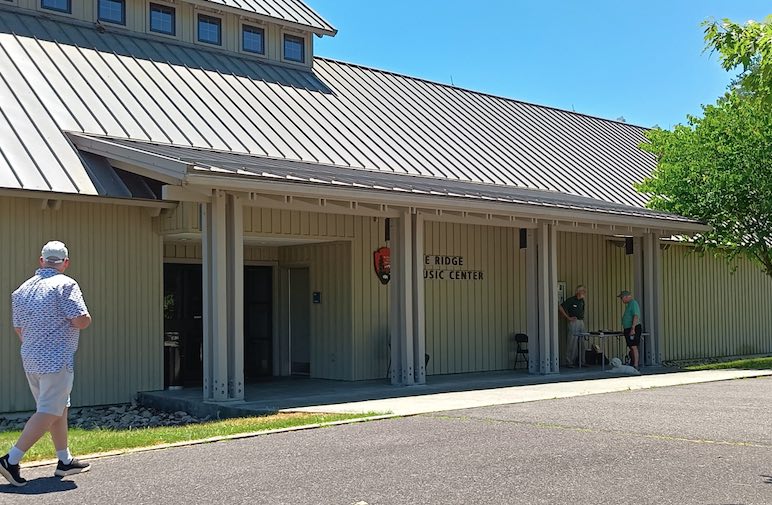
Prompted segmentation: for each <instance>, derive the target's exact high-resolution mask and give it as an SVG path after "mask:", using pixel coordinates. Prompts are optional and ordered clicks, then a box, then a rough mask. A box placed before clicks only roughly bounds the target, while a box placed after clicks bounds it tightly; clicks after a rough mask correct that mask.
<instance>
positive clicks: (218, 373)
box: [202, 191, 228, 401]
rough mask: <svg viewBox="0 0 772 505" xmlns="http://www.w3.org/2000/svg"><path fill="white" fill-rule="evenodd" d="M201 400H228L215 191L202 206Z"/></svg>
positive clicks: (221, 197)
mask: <svg viewBox="0 0 772 505" xmlns="http://www.w3.org/2000/svg"><path fill="white" fill-rule="evenodd" d="M202 207H203V212H202V218H203V219H202V239H203V241H204V243H203V244H202V246H203V247H202V249H203V262H202V266H203V268H202V275H203V289H204V292H203V295H204V314H203V315H204V399H206V400H212V401H224V400H227V399H228V313H227V310H226V309H227V301H226V299H227V268H226V261H227V257H226V256H227V255H226V208H225V207H226V196H225V193H223V192H222V191H214V192H213V194H212V201H211V202H209V203H206V204H203V205H202Z"/></svg>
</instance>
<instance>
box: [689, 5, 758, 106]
mask: <svg viewBox="0 0 772 505" xmlns="http://www.w3.org/2000/svg"><path fill="white" fill-rule="evenodd" d="M703 26H704V27H705V44H706V47H705V49H706V50H711V51H713V50H715V51H718V53H719V56H720V60H721V65H722V66H723V67H724V69H725V70H734V69H736V68H738V67H742V73H741V74H740V79H739V80H738V81H737V83H738V84H739V85H740V86H741V87H742V88H744V89H746V90H747V91H750V92H753V93H755V94H757V95H759V96H761V97H762V98H763V99H764V100H765V101H766V102H767V103H768V104H770V105H772V14H770V15H769V16H767V18H766V19H765V20H764V21H763V22H757V21H748V22H747V23H746V24H744V25H741V24H738V23H735V22H732V21H730V20H729V19H724V20H722V21H721V22H720V23H719V22H718V21H715V20H708V21H705V22H703Z"/></svg>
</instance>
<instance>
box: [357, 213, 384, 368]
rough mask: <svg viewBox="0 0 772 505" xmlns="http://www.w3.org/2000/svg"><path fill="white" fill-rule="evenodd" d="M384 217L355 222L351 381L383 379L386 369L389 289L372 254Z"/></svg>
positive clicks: (379, 242)
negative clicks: (379, 278) (380, 275)
mask: <svg viewBox="0 0 772 505" xmlns="http://www.w3.org/2000/svg"><path fill="white" fill-rule="evenodd" d="M385 227H386V222H385V219H383V218H373V217H357V218H355V219H354V237H355V238H354V240H353V241H352V243H351V247H352V272H351V275H352V282H351V293H352V300H351V303H352V308H353V310H352V318H353V340H354V363H353V370H354V378H355V379H356V380H364V379H383V378H385V377H387V374H388V366H389V286H390V285H386V286H384V285H383V284H381V283H380V281H379V280H378V277H377V276H376V275H375V269H374V266H373V252H375V251H376V250H377V249H379V248H381V247H384V246H385V245H386V242H385V237H384V235H385Z"/></svg>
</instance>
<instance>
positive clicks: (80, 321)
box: [70, 314, 91, 330]
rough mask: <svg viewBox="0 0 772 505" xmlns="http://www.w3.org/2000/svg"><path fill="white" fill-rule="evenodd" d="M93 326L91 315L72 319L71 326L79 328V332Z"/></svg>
mask: <svg viewBox="0 0 772 505" xmlns="http://www.w3.org/2000/svg"><path fill="white" fill-rule="evenodd" d="M90 324H91V315H90V314H83V315H82V316H78V317H75V318H73V319H70V325H71V326H72V327H73V328H77V329H79V330H85V329H86V328H88V327H89V325H90Z"/></svg>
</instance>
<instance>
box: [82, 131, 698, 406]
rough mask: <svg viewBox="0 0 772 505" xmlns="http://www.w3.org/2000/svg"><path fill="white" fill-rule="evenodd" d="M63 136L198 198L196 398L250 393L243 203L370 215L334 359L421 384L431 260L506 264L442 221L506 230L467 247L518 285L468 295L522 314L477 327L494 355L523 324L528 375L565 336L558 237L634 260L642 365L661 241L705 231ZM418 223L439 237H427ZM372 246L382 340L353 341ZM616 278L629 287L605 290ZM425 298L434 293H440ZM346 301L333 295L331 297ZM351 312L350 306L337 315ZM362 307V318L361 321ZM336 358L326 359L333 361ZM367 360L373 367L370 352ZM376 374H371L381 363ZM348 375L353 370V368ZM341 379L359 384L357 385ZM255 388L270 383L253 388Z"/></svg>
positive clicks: (582, 207) (558, 204)
mask: <svg viewBox="0 0 772 505" xmlns="http://www.w3.org/2000/svg"><path fill="white" fill-rule="evenodd" d="M71 136H72V138H73V142H74V143H75V144H76V145H77V146H78V147H79V148H80V149H81V150H84V151H86V152H90V153H92V154H96V155H101V156H104V157H106V158H107V159H108V160H109V161H110V162H111V164H113V165H114V166H121V167H123V168H125V169H126V170H131V171H136V172H137V173H140V174H142V175H145V176H148V177H155V178H156V179H159V180H161V181H162V182H163V183H164V184H165V185H164V188H163V190H164V198H165V199H167V200H170V201H176V202H182V203H184V202H188V203H192V204H196V205H200V209H201V215H200V223H201V230H200V237H201V238H200V240H201V250H202V254H201V265H202V284H203V314H202V318H203V388H202V389H201V390H200V391H198V393H197V394H200V396H201V398H202V399H203V400H205V401H207V402H219V403H229V402H232V403H233V402H235V404H243V403H250V399H249V397H248V393H247V387H246V383H245V376H244V347H243V345H244V344H243V342H244V338H243V336H244V327H243V320H244V311H245V308H244V296H243V294H244V286H243V278H244V275H243V274H244V265H245V258H244V251H245V248H244V247H245V233H244V216H245V214H244V209H245V208H261V209H272V210H276V211H279V212H312V213H315V214H321V215H330V214H333V215H336V216H344V217H345V216H358V217H362V218H367V219H368V220H370V221H371V222H372V223H375V224H374V225H372V226H371V227H370V228H369V229H371V230H373V231H372V233H371V235H370V236H369V237H368V240H367V241H366V242H362V243H360V244H358V245H357V243H356V241H354V242H353V243H352V249H351V255H352V256H351V257H352V258H353V259H352V261H351V265H350V271H349V275H350V278H347V279H346V280H345V281H344V284H345V283H350V286H351V288H352V289H351V294H350V297H349V299H348V300H349V301H348V303H350V307H348V308H347V307H343V309H344V310H342V311H341V312H340V316H341V317H342V318H343V320H344V322H345V324H344V326H347V327H348V329H347V330H346V331H347V332H348V333H347V335H350V337H351V338H348V337H347V338H348V340H347V342H348V345H349V346H350V348H349V350H350V352H347V353H345V354H344V355H343V359H344V360H347V362H346V363H345V364H344V365H345V366H350V367H351V369H352V370H356V368H357V367H361V366H363V365H362V362H363V360H360V359H358V357H362V356H369V355H368V352H370V351H372V350H373V349H375V350H377V353H380V352H382V350H383V349H384V348H387V349H388V353H389V356H388V367H386V368H385V369H384V372H386V373H387V374H388V382H389V384H391V385H405V386H410V385H425V384H427V375H430V374H429V371H428V370H427V367H426V364H427V360H426V357H427V355H429V358H430V360H433V361H432V365H433V364H434V363H437V362H439V361H440V358H441V357H442V352H445V351H444V350H441V351H440V352H437V350H436V349H437V348H436V347H435V348H434V350H429V349H428V348H427V340H428V339H427V327H428V326H429V325H428V317H427V289H428V288H427V285H428V282H429V279H430V278H431V276H432V275H440V274H439V272H442V271H443V269H442V268H435V267H436V266H437V265H438V264H439V263H435V264H434V265H433V264H432V258H433V257H434V258H442V262H445V260H446V259H447V261H449V262H450V264H451V265H452V266H456V267H459V268H450V269H449V270H447V271H448V274H447V275H448V277H454V279H455V280H463V281H483V280H485V281H492V282H493V281H495V280H496V279H497V278H498V280H500V279H501V277H502V276H503V275H504V276H506V275H509V274H503V273H502V272H505V271H506V269H499V268H497V271H487V272H485V271H483V270H477V269H476V268H475V267H474V265H471V266H470V265H467V266H466V267H464V265H463V264H462V261H463V258H462V255H461V254H460V253H458V252H454V251H453V248H452V247H450V246H447V244H448V243H449V240H448V236H450V235H449V233H444V232H443V231H442V230H443V226H445V227H453V229H457V230H461V229H469V228H474V227H482V228H485V229H486V230H498V231H499V232H500V235H501V236H506V237H507V240H506V241H504V242H496V241H492V242H489V243H487V244H486V246H482V245H480V246H479V247H478V250H479V251H481V254H483V253H485V254H487V253H488V252H490V254H492V255H493V256H494V258H493V259H492V260H491V261H492V262H493V263H492V264H495V265H498V266H502V267H503V266H505V265H515V264H516V268H514V270H516V271H517V274H516V275H517V282H512V283H511V284H508V285H507V286H506V287H502V286H503V285H502V286H499V287H498V288H496V289H499V291H496V289H489V290H487V291H486V292H485V296H486V297H487V298H486V299H485V300H484V301H479V300H476V303H478V305H480V306H482V307H485V306H491V304H495V305H496V310H498V314H499V315H501V314H502V313H504V312H507V311H512V312H513V313H518V314H519V315H518V317H517V318H512V319H510V320H506V321H504V322H503V323H501V324H499V321H497V322H496V323H497V324H499V326H496V327H490V328H486V329H485V333H486V334H488V335H489V336H490V338H491V339H492V340H491V341H492V342H494V343H495V345H494V347H495V348H492V349H489V351H488V352H489V353H493V354H496V353H498V355H499V357H500V356H501V354H502V353H504V354H506V353H507V352H509V351H507V350H506V345H507V342H508V338H509V335H510V334H512V333H514V332H517V331H519V332H524V333H526V334H527V335H528V336H529V342H528V351H529V352H528V372H529V373H530V374H532V376H534V375H535V376H548V377H549V376H552V375H553V374H558V373H560V372H561V367H560V364H561V363H560V361H561V359H560V358H561V343H560V341H561V339H562V336H561V326H560V324H559V321H558V313H557V305H558V301H559V295H560V292H559V286H560V284H559V281H561V277H560V276H561V272H560V270H559V254H558V250H559V244H560V238H559V237H561V236H562V235H563V234H573V235H582V236H594V237H606V238H611V239H613V240H615V241H621V243H622V244H623V247H624V248H625V253H629V256H631V258H632V260H631V262H630V265H629V272H628V273H629V276H630V277H631V278H632V280H633V282H632V284H633V286H634V291H635V294H636V298H638V300H639V301H640V302H641V308H642V311H643V319H644V320H643V324H644V331H645V332H646V333H648V334H649V338H648V339H647V345H646V346H645V355H644V363H645V364H646V365H647V366H656V365H657V364H658V363H659V361H660V353H659V339H660V335H661V327H662V323H661V308H660V302H659V300H660V297H661V267H660V264H661V253H660V242H659V241H660V237H669V236H671V235H674V234H688V233H693V232H697V231H699V230H702V229H704V226H703V225H701V224H699V223H695V222H692V221H689V220H686V219H684V218H680V217H678V216H671V215H666V214H662V213H657V212H653V211H649V210H646V209H642V208H639V207H632V206H626V205H620V204H613V203H608V202H604V201H600V200H596V199H591V198H586V197H579V196H574V195H568V194H564V193H557V192H552V191H539V190H531V189H521V188H515V187H503V186H496V185H492V184H481V183H471V182H463V181H451V180H440V179H433V178H428V177H413V176H408V175H396V174H388V173H382V172H374V171H365V170H352V169H346V168H342V167H331V166H321V165H315V164H309V163H300V162H289V161H282V160H269V159H266V158H262V157H257V156H250V155H243V154H237V153H215V152H210V151H207V150H203V149H194V148H185V147H180V146H166V145H159V144H152V143H147V142H138V141H125V140H121V141H119V140H115V139H104V138H98V137H95V136H87V135H80V134H72V135H71ZM381 225H383V226H381ZM428 228H431V229H432V233H433V234H434V235H435V236H436V237H435V238H437V239H438V240H435V241H434V242H432V241H430V239H429V238H428V237H427V229H428ZM438 230H439V231H438ZM453 233H455V232H453ZM475 237H476V235H474V234H471V235H470V234H463V235H462V234H461V233H458V234H456V235H455V238H454V239H453V240H454V241H455V242H454V243H455V244H456V245H457V246H460V247H461V246H466V245H469V244H474V245H478V244H475V243H474V241H475V240H476V239H475ZM443 243H445V245H442V244H443ZM373 244H376V245H381V246H385V247H387V248H388V249H389V251H390V258H389V261H390V270H389V272H388V273H389V278H388V285H387V286H385V287H384V288H383V289H386V290H387V291H386V296H385V299H384V302H385V303H384V304H382V305H381V307H380V308H379V310H383V308H384V307H386V308H387V314H388V315H387V318H388V324H387V335H386V342H384V343H385V344H386V345H381V343H375V344H373V342H372V341H367V340H366V339H364V340H357V335H358V331H359V330H360V328H359V327H358V326H357V324H359V323H358V322H357V317H356V316H354V315H352V312H356V311H357V308H358V307H360V306H361V305H363V304H369V303H370V302H369V301H368V300H367V299H364V300H363V299H360V298H361V297H360V296H358V295H362V296H366V293H367V291H366V290H363V291H357V289H356V286H357V283H363V282H367V283H368V284H369V283H373V281H372V279H373V278H374V277H375V276H374V274H373V272H372V271H371V270H370V268H371V266H370V265H371V263H370V262H371V261H372V249H369V248H370V247H371V246H372V245H373ZM427 244H431V247H432V249H431V250H427ZM342 261H345V259H342ZM454 262H455V264H454ZM440 266H442V265H440ZM360 267H362V268H360ZM462 267H463V268H462ZM514 270H513V271H514ZM365 276H370V278H369V280H367V281H364V278H365ZM497 286H498V285H497ZM621 287H627V286H614V287H612V288H611V289H617V288H621ZM569 289H570V288H569ZM504 292H507V293H509V295H508V296H510V297H511V299H512V301H513V304H515V305H516V307H515V306H512V307H508V306H506V305H505V304H504V302H503V299H502V298H501V297H500V295H503V294H504ZM433 296H435V299H437V298H436V297H438V296H439V299H441V300H442V297H443V296H444V293H443V292H439V293H434V295H433ZM464 296H466V298H463V297H461V298H458V299H457V300H460V301H457V302H455V303H456V304H455V305H453V306H450V305H448V304H444V305H443V306H442V307H441V309H440V311H439V316H437V315H436V314H435V318H436V317H440V318H442V317H447V316H449V315H451V314H454V313H464V312H465V311H466V310H467V307H465V306H464V302H463V300H475V297H476V292H470V293H469V294H466V295H464ZM345 303H346V302H345V300H344V301H343V302H342V305H345ZM352 307H353V308H352ZM349 309H351V311H352V312H348V310H349ZM365 312H366V311H364V310H363V311H362V314H365ZM368 314H369V312H368ZM365 317H366V316H362V317H361V318H360V322H361V320H363V319H364V318H365ZM485 320H486V315H485V313H484V312H481V314H478V318H477V319H476V320H470V321H468V322H467V323H466V325H467V329H466V333H465V334H462V335H461V337H460V338H461V340H459V341H458V342H457V343H458V344H460V348H458V349H456V350H455V351H454V352H455V353H456V355H460V354H462V353H463V352H464V351H463V346H465V345H466V346H467V349H471V347H470V346H471V344H468V343H467V341H466V340H464V338H465V336H466V337H467V338H468V337H469V336H470V335H473V334H474V333H475V332H477V331H481V330H480V328H477V327H475V325H476V324H477V322H478V321H485ZM502 321H503V319H502ZM453 324H455V322H454V323H453ZM598 329H601V328H598ZM447 331H449V329H448V328H446V329H444V330H443V329H442V327H441V326H440V327H439V328H438V327H437V326H433V327H432V336H433V337H434V338H435V340H436V337H437V335H440V336H441V337H443V332H447ZM443 338H444V337H443ZM484 345H487V344H484ZM496 346H498V347H496ZM368 350H369V351H368ZM475 352H476V351H475ZM371 354H372V352H371ZM338 358H339V356H337V355H335V356H334V358H333V361H334V360H335V359H338ZM368 359H369V358H368ZM368 363H369V364H370V365H372V364H375V366H376V368H379V367H380V364H378V363H377V360H374V361H372V362H368ZM503 363H506V358H504V361H503ZM365 366H368V365H365ZM484 366H486V365H484V364H483V367H484ZM487 366H489V368H488V369H490V370H501V369H503V368H509V365H508V364H506V365H502V361H501V358H499V361H495V360H494V361H492V362H490V363H489V364H488V365H487ZM483 369H485V368H483ZM459 370H462V371H466V370H464V369H463V367H457V368H456V369H454V370H453V371H459ZM470 371H471V370H470ZM365 373H366V371H365ZM432 373H433V375H432V377H431V379H430V381H429V382H431V384H430V385H429V386H431V387H434V384H436V386H437V387H442V383H443V380H442V379H438V377H441V376H442V374H443V368H441V367H440V368H437V369H433V370H432ZM521 373H522V372H521ZM521 373H520V374H521ZM582 373H586V372H582ZM275 375H284V374H283V373H277V374H275ZM374 376H382V375H381V372H380V370H378V375H374ZM520 376H521V375H519V374H518V377H520ZM351 377H352V379H355V378H357V377H361V376H360V375H357V374H356V373H352V376H351ZM449 377H452V376H449ZM523 377H526V378H527V377H528V376H527V375H526V376H523ZM563 377H574V374H573V373H572V374H570V375H569V374H566V375H561V380H562V378H563ZM510 379H511V377H508V378H507V380H510ZM447 380H448V381H451V382H453V381H455V380H456V379H447ZM524 380H525V379H524ZM462 382H463V381H462ZM277 384H281V381H279V382H277ZM381 385H382V384H381ZM341 386H342V387H345V388H349V387H350V388H352V390H354V391H356V390H358V389H359V388H363V389H362V391H364V390H365V389H366V388H367V382H361V383H346V384H345V385H341ZM277 387H278V386H277ZM336 387H337V385H336ZM262 393H264V394H268V393H269V392H268V391H267V390H263V391H262ZM178 394H180V395H183V396H185V395H188V394H190V393H189V392H188V391H185V392H184V393H178ZM363 394H364V393H363Z"/></svg>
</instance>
